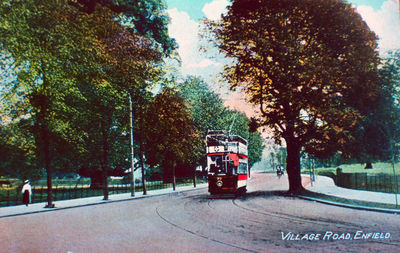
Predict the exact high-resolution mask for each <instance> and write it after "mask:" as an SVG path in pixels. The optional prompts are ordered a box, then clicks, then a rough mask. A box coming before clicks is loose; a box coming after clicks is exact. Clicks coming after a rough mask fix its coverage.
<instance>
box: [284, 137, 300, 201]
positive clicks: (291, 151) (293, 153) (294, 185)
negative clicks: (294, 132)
mask: <svg viewBox="0 0 400 253" xmlns="http://www.w3.org/2000/svg"><path fill="white" fill-rule="evenodd" d="M291 139H292V140H287V139H286V149H287V156H286V171H287V174H288V177H289V191H288V193H289V194H299V193H301V192H303V191H304V188H303V185H302V184H301V174H300V145H299V144H298V143H297V142H296V141H294V140H293V139H294V138H291Z"/></svg>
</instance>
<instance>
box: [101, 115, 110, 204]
mask: <svg viewBox="0 0 400 253" xmlns="http://www.w3.org/2000/svg"><path fill="white" fill-rule="evenodd" d="M100 124H101V131H102V137H103V140H102V142H103V154H102V157H101V160H102V161H101V163H100V164H101V168H102V171H103V183H104V185H103V192H104V198H103V199H104V200H108V142H107V139H108V138H107V137H108V135H107V130H106V128H105V126H104V121H103V120H101V122H100Z"/></svg>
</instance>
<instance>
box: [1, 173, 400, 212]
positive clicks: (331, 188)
mask: <svg viewBox="0 0 400 253" xmlns="http://www.w3.org/2000/svg"><path fill="white" fill-rule="evenodd" d="M284 177H287V176H286V175H285V176H284ZM303 177H306V175H303ZM303 181H307V183H305V184H304V187H305V188H306V189H307V190H309V191H312V192H316V193H321V194H325V195H329V196H334V197H338V198H344V199H351V200H358V201H366V202H373V203H384V204H393V205H396V206H397V204H399V206H400V197H398V196H397V194H393V193H381V192H372V191H361V190H353V189H347V188H342V187H338V186H336V185H335V183H334V181H333V179H332V178H330V177H326V176H315V181H313V182H310V181H309V180H303ZM206 187H207V184H198V185H197V187H196V188H194V187H193V186H182V187H176V190H175V191H173V190H172V189H171V188H168V189H161V190H152V191H148V192H147V194H146V195H143V193H142V192H136V193H135V196H131V193H123V194H113V195H109V199H108V200H103V196H96V197H89V198H79V199H71V200H61V201H56V202H55V207H54V208H45V205H46V203H34V204H30V205H29V206H25V205H18V206H8V207H1V208H0V218H5V217H11V216H18V215H25V214H33V213H39V212H51V211H56V210H61V209H68V208H73V207H79V206H89V205H100V204H106V203H111V202H117V201H127V200H132V199H140V198H146V197H153V196H159V195H165V194H170V193H173V192H183V191H190V190H196V189H201V188H206ZM299 197H301V198H304V199H308V200H313V201H318V202H322V203H325V204H331V205H337V206H345V207H351V208H357V209H363V210H370V211H380V212H388V213H398V214H400V208H398V209H385V208H378V207H370V206H368V207H367V206H360V205H350V204H343V203H338V202H332V201H326V200H322V199H317V198H312V197H304V196H299Z"/></svg>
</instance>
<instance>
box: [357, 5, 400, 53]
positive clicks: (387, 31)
mask: <svg viewBox="0 0 400 253" xmlns="http://www.w3.org/2000/svg"><path fill="white" fill-rule="evenodd" d="M357 11H358V13H360V15H361V16H362V18H363V19H364V20H365V22H366V23H367V24H368V26H369V27H370V28H371V30H373V31H374V32H375V33H376V34H377V35H378V38H379V41H378V43H379V49H380V51H381V53H385V52H387V51H389V50H393V49H400V17H399V2H398V0H387V1H386V2H384V3H383V4H382V7H381V9H380V10H374V9H373V8H372V7H370V6H363V5H360V6H358V7H357Z"/></svg>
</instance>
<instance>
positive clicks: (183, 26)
mask: <svg viewBox="0 0 400 253" xmlns="http://www.w3.org/2000/svg"><path fill="white" fill-rule="evenodd" d="M168 14H169V16H170V17H171V23H170V24H169V26H168V32H169V35H170V37H172V38H175V39H176V41H177V43H178V45H179V48H178V53H179V55H180V57H181V60H182V68H181V72H182V74H183V75H201V76H203V75H204V73H211V72H215V71H212V69H210V67H212V68H213V69H216V67H218V66H220V65H221V64H220V63H217V62H215V61H212V60H210V59H206V56H205V55H201V53H200V52H199V42H198V41H199V37H198V31H199V24H198V23H197V22H196V21H194V20H193V19H191V18H190V17H189V14H188V13H186V12H184V11H179V10H178V9H176V8H173V9H170V10H168ZM214 74H215V73H214Z"/></svg>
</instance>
